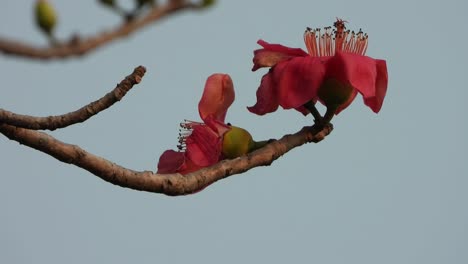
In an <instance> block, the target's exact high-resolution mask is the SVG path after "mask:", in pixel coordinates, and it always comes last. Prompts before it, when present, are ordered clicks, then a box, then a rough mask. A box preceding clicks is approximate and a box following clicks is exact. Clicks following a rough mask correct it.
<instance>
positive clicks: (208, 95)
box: [198, 73, 235, 122]
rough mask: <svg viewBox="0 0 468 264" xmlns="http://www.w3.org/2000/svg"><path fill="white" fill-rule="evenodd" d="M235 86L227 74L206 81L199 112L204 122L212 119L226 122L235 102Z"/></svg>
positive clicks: (214, 76) (214, 75)
mask: <svg viewBox="0 0 468 264" xmlns="http://www.w3.org/2000/svg"><path fill="white" fill-rule="evenodd" d="M234 98H235V94H234V85H233V83H232V80H231V77H229V75H227V74H220V73H217V74H213V75H211V76H210V77H208V79H207V80H206V84H205V89H204V91H203V95H202V98H201V99H200V102H199V103H198V112H199V113H200V117H201V119H202V120H203V121H205V120H207V119H209V118H212V119H215V120H218V121H221V122H224V119H225V117H226V113H227V110H228V108H229V106H231V104H232V102H234Z"/></svg>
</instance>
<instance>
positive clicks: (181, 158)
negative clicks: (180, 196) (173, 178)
mask: <svg viewBox="0 0 468 264" xmlns="http://www.w3.org/2000/svg"><path fill="white" fill-rule="evenodd" d="M184 163H185V155H184V153H183V152H177V151H174V150H171V149H170V150H166V151H164V152H163V154H162V155H161V157H159V162H158V171H157V173H175V172H178V171H179V170H181V169H182V167H183V165H184Z"/></svg>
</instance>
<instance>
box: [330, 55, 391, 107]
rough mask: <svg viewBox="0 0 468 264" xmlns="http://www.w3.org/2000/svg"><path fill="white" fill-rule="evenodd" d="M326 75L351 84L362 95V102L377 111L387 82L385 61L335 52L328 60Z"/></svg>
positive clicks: (380, 105)
mask: <svg viewBox="0 0 468 264" xmlns="http://www.w3.org/2000/svg"><path fill="white" fill-rule="evenodd" d="M327 77H330V78H336V79H337V80H338V81H340V82H343V83H346V84H350V85H351V86H353V87H354V88H355V89H357V91H358V92H359V93H360V94H361V95H362V96H363V98H364V103H365V104H366V105H367V106H369V107H370V108H371V109H372V110H373V111H374V112H376V113H377V112H379V110H380V108H381V107H382V103H383V100H384V97H385V93H386V91H387V83H388V77H387V67H386V63H385V61H383V60H375V59H372V58H370V57H367V56H361V55H357V54H352V53H345V52H337V53H336V55H335V56H333V57H332V58H331V59H330V60H329V61H328V65H327Z"/></svg>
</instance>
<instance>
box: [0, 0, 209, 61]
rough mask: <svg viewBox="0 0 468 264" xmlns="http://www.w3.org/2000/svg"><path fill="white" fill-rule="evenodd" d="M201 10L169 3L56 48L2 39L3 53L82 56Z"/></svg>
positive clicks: (183, 4) (191, 4) (180, 2)
mask: <svg viewBox="0 0 468 264" xmlns="http://www.w3.org/2000/svg"><path fill="white" fill-rule="evenodd" d="M200 8H202V6H201V4H194V3H190V2H187V1H168V3H167V4H165V5H161V6H157V7H155V8H153V9H152V10H151V11H150V12H149V13H148V14H147V15H145V16H144V17H143V18H136V19H134V20H131V21H128V22H125V23H123V24H122V25H120V26H119V27H117V28H116V29H114V30H112V31H110V32H101V33H98V34H96V36H93V37H89V38H85V39H81V38H80V37H78V36H74V37H72V38H71V39H70V40H69V41H68V42H63V43H58V44H57V45H55V46H50V47H35V46H32V45H29V44H26V43H21V42H18V41H12V40H7V39H3V38H0V52H3V53H5V54H8V55H15V56H20V57H28V58H32V59H43V60H46V59H56V58H67V57H70V56H81V55H84V54H86V53H88V52H90V51H92V50H94V49H96V48H98V47H100V46H102V45H104V44H107V43H109V42H111V41H113V40H116V39H118V38H123V37H127V36H128V35H129V34H130V33H133V32H135V31H137V30H138V29H141V28H143V27H145V26H147V25H149V24H151V23H153V22H155V21H158V20H161V19H163V18H165V17H167V16H169V15H172V14H174V13H177V12H179V11H183V10H189V9H200Z"/></svg>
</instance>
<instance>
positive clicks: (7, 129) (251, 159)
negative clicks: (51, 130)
mask: <svg viewBox="0 0 468 264" xmlns="http://www.w3.org/2000/svg"><path fill="white" fill-rule="evenodd" d="M332 129H333V126H332V125H331V124H328V125H325V126H323V127H320V126H317V125H314V126H312V127H304V128H303V129H301V130H300V131H299V132H297V133H295V134H293V135H286V136H284V137H282V138H281V139H280V140H277V141H273V142H272V143H270V144H268V145H266V146H265V147H263V148H261V149H258V150H256V151H254V152H252V153H249V154H248V155H246V156H242V157H239V158H236V159H232V160H223V161H220V162H218V163H217V164H215V165H213V166H211V167H208V168H204V169H201V170H198V171H195V172H192V173H189V174H186V175H181V174H178V173H175V174H155V173H153V172H151V171H141V172H139V171H134V170H130V169H127V168H124V167H122V166H119V165H117V164H115V163H113V162H110V161H108V160H106V159H104V158H101V157H98V156H96V155H93V154H91V153H89V152H87V151H85V150H83V149H81V148H80V147H79V146H76V145H70V144H67V143H64V142H61V141H59V140H57V139H55V138H54V137H52V136H50V135H48V134H46V133H43V132H38V131H33V130H29V129H24V128H19V127H14V126H10V125H6V124H0V133H2V134H4V135H5V136H6V137H8V138H9V139H11V140H15V141H18V142H19V143H20V144H24V145H26V146H28V147H31V148H34V149H36V150H39V151H41V152H44V153H46V154H48V155H50V156H52V157H54V158H56V159H58V160H60V161H62V162H65V163H69V164H73V165H76V166H78V167H80V168H83V169H85V170H87V171H89V172H91V173H93V174H94V175H96V176H98V177H99V178H101V179H103V180H105V181H107V182H110V183H112V184H115V185H118V186H121V187H126V188H131V189H134V190H140V191H148V192H155V193H162V194H166V195H171V196H175V195H184V194H190V193H194V192H197V191H200V190H202V189H203V188H205V187H207V186H208V185H210V184H212V183H214V182H216V181H218V180H221V179H224V178H226V177H228V176H231V175H234V174H240V173H243V172H245V171H248V170H250V169H252V168H254V167H258V166H267V165H270V164H271V163H272V162H273V161H274V160H276V159H278V158H279V157H280V156H282V155H284V154H285V153H287V152H288V151H289V150H291V149H293V148H295V147H298V146H301V145H303V144H305V143H308V142H319V141H321V140H322V139H324V138H325V137H326V136H327V135H328V134H329V133H330V132H331V131H332Z"/></svg>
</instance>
